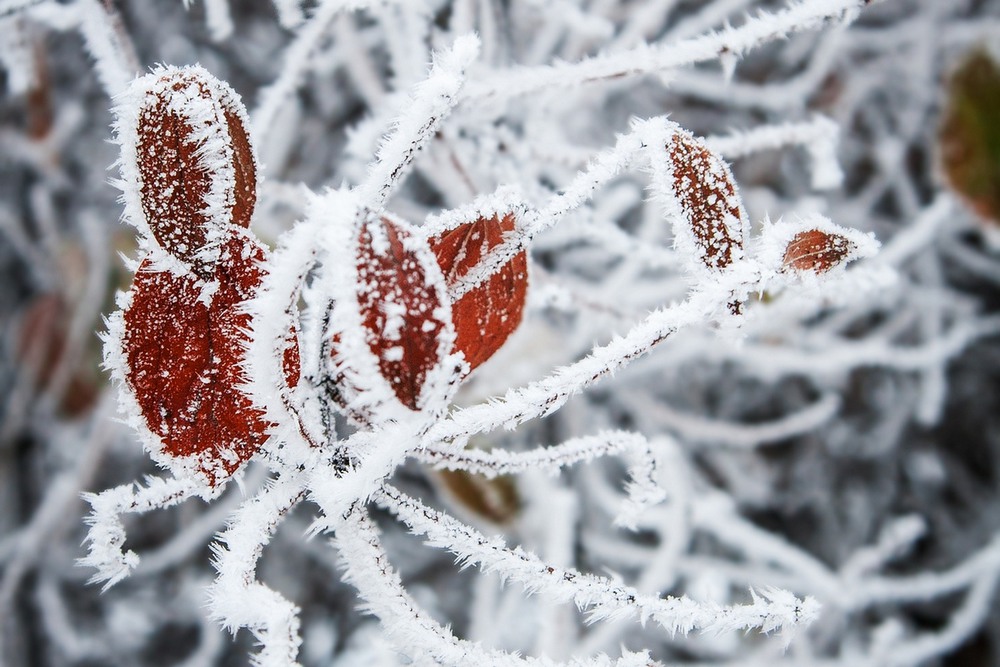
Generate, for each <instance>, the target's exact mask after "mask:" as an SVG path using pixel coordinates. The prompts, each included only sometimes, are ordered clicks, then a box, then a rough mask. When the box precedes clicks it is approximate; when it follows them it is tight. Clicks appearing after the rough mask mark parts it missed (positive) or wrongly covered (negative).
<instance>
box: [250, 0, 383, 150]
mask: <svg viewBox="0 0 1000 667" xmlns="http://www.w3.org/2000/svg"><path fill="white" fill-rule="evenodd" d="M368 4H370V3H368V2H365V1H364V0H323V1H322V2H320V3H319V5H318V6H317V7H316V9H315V10H314V12H313V14H312V16H310V17H309V19H308V21H307V22H306V23H305V24H304V25H302V26H300V27H299V28H298V31H297V32H296V35H295V40H294V41H293V42H292V44H291V45H290V46H289V47H288V48H287V49H286V50H285V52H284V57H283V61H284V65H283V66H282V68H281V72H280V74H279V75H278V78H277V79H275V80H274V82H272V83H271V84H270V85H269V86H267V87H266V88H264V89H263V90H262V91H261V92H260V95H259V100H260V101H259V102H258V103H257V108H256V109H254V111H253V113H252V114H251V115H250V118H251V125H252V129H253V136H255V137H256V138H257V141H258V142H259V143H260V144H261V145H263V144H264V142H265V141H266V137H267V135H268V131H269V129H270V128H271V126H272V124H273V123H274V119H275V117H276V116H277V114H278V111H279V110H280V109H281V105H282V104H284V102H285V100H286V99H288V97H289V96H290V95H291V94H292V92H293V91H294V90H295V87H296V86H298V85H299V82H300V81H301V79H302V77H303V76H304V74H305V71H306V69H307V68H308V66H309V58H310V57H311V56H312V54H313V52H314V51H315V50H316V47H317V45H318V43H319V41H320V40H321V39H322V38H323V36H324V35H325V34H326V32H327V31H328V30H329V29H330V23H331V22H332V21H333V20H334V19H335V18H336V17H337V16H338V15H339V14H340V13H342V12H345V11H350V10H353V9H361V8H363V7H365V6H367V5H368ZM275 5H276V6H277V7H278V9H279V15H280V16H281V18H282V22H283V24H284V25H285V26H286V27H291V26H292V25H298V23H299V22H300V21H301V10H300V8H299V7H298V3H297V2H296V1H295V0H275Z"/></svg>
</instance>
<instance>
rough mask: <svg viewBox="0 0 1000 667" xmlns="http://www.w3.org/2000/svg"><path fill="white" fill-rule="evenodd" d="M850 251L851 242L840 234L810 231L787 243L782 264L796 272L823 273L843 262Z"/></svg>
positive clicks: (799, 234) (851, 247)
mask: <svg viewBox="0 0 1000 667" xmlns="http://www.w3.org/2000/svg"><path fill="white" fill-rule="evenodd" d="M852 249H853V246H852V244H851V242H850V241H849V240H848V239H847V238H846V237H844V236H841V235H840V234H828V233H826V232H821V231H819V230H818V229H810V230H808V231H805V232H799V233H798V234H796V235H795V236H794V237H793V238H792V240H791V241H789V242H788V245H787V246H786V247H785V257H784V262H783V263H784V265H785V266H786V267H789V268H792V269H795V270H797V271H814V272H815V273H823V272H825V271H829V270H830V269H832V268H833V267H835V266H837V265H838V264H840V263H841V262H842V261H844V259H845V258H846V257H847V256H848V255H849V254H850V253H851V250H852Z"/></svg>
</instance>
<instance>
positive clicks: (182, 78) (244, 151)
mask: <svg viewBox="0 0 1000 667" xmlns="http://www.w3.org/2000/svg"><path fill="white" fill-rule="evenodd" d="M134 86H136V87H138V89H139V95H140V99H139V102H138V111H137V114H138V115H137V117H136V118H135V119H134V121H133V120H131V119H130V118H129V117H128V116H127V114H126V112H125V111H124V110H123V111H121V112H120V114H121V115H123V118H122V120H121V121H120V122H121V123H131V122H134V123H135V127H134V128H128V129H126V128H122V131H121V133H122V136H121V140H122V141H123V142H125V141H129V140H134V142H135V151H134V154H133V153H132V151H130V150H125V151H123V156H122V162H123V164H122V172H123V177H124V179H125V180H126V181H128V180H129V178H130V176H134V178H135V180H136V181H137V185H138V201H139V205H140V208H141V210H142V214H143V217H144V218H145V222H146V225H147V226H148V228H149V230H150V232H151V233H152V235H153V237H154V238H155V239H156V242H157V243H158V244H159V245H160V247H161V248H163V249H164V250H166V251H167V252H169V253H171V254H172V255H174V256H175V257H177V258H178V259H180V260H181V261H183V262H184V263H186V264H188V265H189V266H191V268H192V269H193V270H194V271H195V273H197V274H198V275H199V277H201V278H203V279H206V280H208V279H210V278H211V275H212V271H213V265H214V263H215V261H216V260H217V251H218V244H219V243H221V241H222V239H223V238H225V234H226V231H227V230H228V229H229V228H231V227H232V226H233V225H238V226H241V227H247V226H249V224H250V218H251V215H252V214H253V209H254V204H255V203H256V197H257V176H256V162H255V158H254V154H253V149H252V147H251V145H250V140H249V137H248V135H247V130H246V126H245V122H244V119H245V111H244V109H243V106H242V104H241V102H240V100H239V97H238V96H237V95H236V93H234V92H233V91H232V89H230V88H229V86H228V85H226V84H224V83H222V82H221V81H219V80H217V79H215V78H214V77H212V76H211V75H210V74H208V72H206V71H205V70H203V69H201V68H197V67H192V68H183V69H165V70H162V71H160V72H158V73H154V74H150V75H148V76H146V77H143V78H142V79H139V80H138V82H137V83H136V84H134ZM133 131H134V133H135V134H134V137H133V136H132V132H133ZM133 156H134V157H133ZM132 159H134V160H135V164H134V165H133V164H131V160H132ZM133 172H134V174H133ZM128 187H129V186H128V185H126V188H128ZM129 196H130V195H129V192H128V190H126V199H128V197H129Z"/></svg>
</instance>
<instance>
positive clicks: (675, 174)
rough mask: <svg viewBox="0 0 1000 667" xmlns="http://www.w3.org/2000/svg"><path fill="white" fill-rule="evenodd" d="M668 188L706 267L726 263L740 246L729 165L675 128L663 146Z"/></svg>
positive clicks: (737, 206)
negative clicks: (668, 181)
mask: <svg viewBox="0 0 1000 667" xmlns="http://www.w3.org/2000/svg"><path fill="white" fill-rule="evenodd" d="M666 151H667V156H668V158H669V162H670V166H671V177H672V183H671V187H672V190H673V192H674V194H675V196H676V197H677V200H678V203H679V204H680V208H681V211H682V213H683V215H684V218H685V220H686V221H687V223H688V226H689V227H690V229H691V233H692V234H693V237H694V241H695V246H696V249H697V251H698V252H699V253H700V258H701V261H702V262H703V263H704V264H705V266H707V267H708V268H710V269H723V268H725V267H727V266H729V265H730V264H731V263H732V262H733V260H734V259H735V257H736V256H737V255H738V254H739V253H740V251H741V250H742V248H743V229H742V224H743V219H744V217H745V214H744V212H743V208H742V204H741V203H740V198H739V195H737V193H736V186H735V184H734V182H733V176H732V173H731V172H730V171H729V166H728V165H726V163H725V162H724V161H723V160H722V158H720V157H719V156H718V155H716V154H715V153H713V152H712V151H711V150H710V149H709V148H708V146H706V145H705V144H704V143H703V142H701V141H700V140H698V139H696V138H695V137H694V135H692V134H690V133H688V132H684V131H682V130H677V131H676V132H675V133H674V135H673V137H672V138H671V141H670V143H668V144H667V146H666Z"/></svg>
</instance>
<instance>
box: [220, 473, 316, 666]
mask: <svg viewBox="0 0 1000 667" xmlns="http://www.w3.org/2000/svg"><path fill="white" fill-rule="evenodd" d="M302 481H303V479H302V477H301V476H297V475H294V474H290V475H282V476H280V477H278V478H277V479H275V480H274V482H273V484H271V485H269V486H267V487H266V488H265V489H264V490H262V491H261V492H260V493H258V494H257V495H256V496H254V497H253V498H251V499H250V500H248V501H246V502H244V503H243V505H242V507H240V508H239V509H238V510H237V511H236V513H235V514H234V515H233V517H232V519H231V521H230V522H229V527H228V528H227V529H226V530H225V532H223V533H222V534H221V535H220V536H219V539H218V541H217V542H216V543H215V544H213V545H212V547H213V552H214V561H213V564H214V565H215V569H216V570H217V571H218V573H219V575H218V577H217V578H216V580H215V583H213V584H212V587H211V589H210V590H209V608H210V610H211V612H212V615H213V616H214V617H215V618H216V619H218V620H219V621H220V622H221V623H222V624H223V625H224V626H225V627H227V628H229V629H230V630H231V631H233V632H235V631H236V630H237V629H239V628H249V629H250V630H251V631H252V632H253V633H254V635H255V636H256V637H257V639H258V641H260V643H261V652H260V654H259V655H257V656H254V662H255V664H257V665H260V666H261V667H279V666H280V667H294V666H295V665H297V664H298V663H296V662H295V656H296V653H297V652H298V647H299V644H300V643H301V641H302V640H301V638H300V636H299V619H298V608H297V607H296V606H295V605H294V604H292V603H291V602H289V601H288V600H286V599H285V598H283V597H282V596H281V595H280V594H279V593H277V592H275V591H273V590H271V589H270V588H268V587H266V586H265V585H264V584H261V583H258V582H257V580H256V571H257V561H258V560H259V559H260V555H261V553H262V552H263V550H264V546H265V545H267V544H268V543H269V542H270V541H271V538H272V537H273V536H274V532H275V531H276V530H277V528H278V525H279V524H280V523H281V520H282V519H283V518H284V517H285V516H286V515H287V514H288V512H290V511H291V510H292V508H294V507H295V505H297V504H298V502H299V501H300V500H301V499H302V498H303V497H304V496H305V493H306V489H305V487H304V486H303V485H302Z"/></svg>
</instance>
